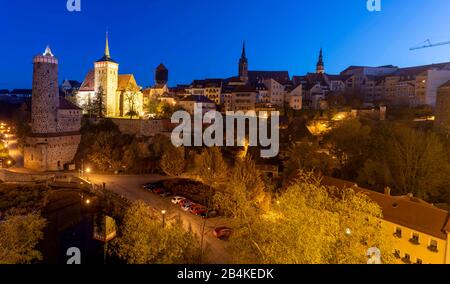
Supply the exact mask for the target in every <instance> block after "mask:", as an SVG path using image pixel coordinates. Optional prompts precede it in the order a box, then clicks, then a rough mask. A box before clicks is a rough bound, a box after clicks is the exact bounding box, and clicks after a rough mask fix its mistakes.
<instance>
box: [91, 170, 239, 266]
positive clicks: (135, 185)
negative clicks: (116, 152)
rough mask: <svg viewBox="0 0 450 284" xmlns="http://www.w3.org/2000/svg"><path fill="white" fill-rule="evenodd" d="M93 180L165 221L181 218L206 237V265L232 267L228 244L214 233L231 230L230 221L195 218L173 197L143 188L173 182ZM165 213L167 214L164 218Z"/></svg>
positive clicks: (135, 178) (109, 177) (101, 177)
mask: <svg viewBox="0 0 450 284" xmlns="http://www.w3.org/2000/svg"><path fill="white" fill-rule="evenodd" d="M89 180H90V181H92V182H93V183H97V184H102V183H103V182H104V183H106V188H107V189H108V190H111V191H113V192H115V193H117V194H119V195H121V196H122V197H124V198H127V199H128V200H131V201H138V200H142V201H144V202H146V203H147V204H148V205H150V206H151V207H153V208H154V209H156V210H158V211H159V212H161V219H162V218H163V216H162V215H164V218H165V220H166V221H167V222H170V221H171V220H174V219H176V218H180V220H181V221H182V222H183V226H184V227H185V228H186V229H189V228H191V229H192V230H193V232H194V233H195V234H197V236H198V237H199V239H201V235H202V234H203V240H204V248H205V251H206V252H207V253H206V255H205V262H206V263H211V264H228V263H230V255H229V253H228V251H227V248H226V247H227V242H224V241H222V240H220V239H218V238H217V237H216V236H215V234H214V230H215V229H216V228H222V227H227V224H228V223H229V220H227V219H226V218H222V217H214V218H203V217H202V216H201V214H198V215H196V214H192V213H190V209H189V210H187V211H185V210H183V209H182V208H181V207H180V204H174V203H172V199H173V197H175V196H171V197H162V196H160V195H161V194H162V192H160V194H156V193H153V191H152V190H148V189H145V188H143V185H148V184H153V183H156V184H158V183H159V182H161V181H164V180H169V178H167V177H164V176H159V175H139V176H131V175H130V176H126V175H95V174H90V175H89ZM163 212H164V214H163Z"/></svg>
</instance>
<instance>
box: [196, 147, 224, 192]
mask: <svg viewBox="0 0 450 284" xmlns="http://www.w3.org/2000/svg"><path fill="white" fill-rule="evenodd" d="M195 171H196V173H197V174H198V175H199V176H200V178H201V179H202V180H203V181H204V182H205V183H207V184H208V185H210V186H214V185H215V184H222V183H223V182H224V181H225V179H226V178H227V176H228V166H227V163H226V162H225V160H224V159H223V156H222V152H221V151H220V149H219V148H217V147H212V148H207V149H205V150H203V152H202V153H201V154H200V155H197V156H196V157H195Z"/></svg>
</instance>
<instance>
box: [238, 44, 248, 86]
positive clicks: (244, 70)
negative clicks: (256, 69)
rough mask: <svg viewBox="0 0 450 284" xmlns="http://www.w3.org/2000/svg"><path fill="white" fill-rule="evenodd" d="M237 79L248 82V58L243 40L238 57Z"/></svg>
mask: <svg viewBox="0 0 450 284" xmlns="http://www.w3.org/2000/svg"><path fill="white" fill-rule="evenodd" d="M239 79H241V81H243V82H248V59H247V55H246V53H245V41H244V44H243V46H242V55H241V59H239Z"/></svg>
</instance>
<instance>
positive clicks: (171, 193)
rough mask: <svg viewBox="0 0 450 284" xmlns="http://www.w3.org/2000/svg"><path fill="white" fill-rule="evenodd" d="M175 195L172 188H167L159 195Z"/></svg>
mask: <svg viewBox="0 0 450 284" xmlns="http://www.w3.org/2000/svg"><path fill="white" fill-rule="evenodd" d="M172 195H173V192H172V191H170V190H165V191H164V192H163V193H161V194H160V195H159V196H161V197H170V196H172Z"/></svg>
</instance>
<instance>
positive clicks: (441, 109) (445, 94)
mask: <svg viewBox="0 0 450 284" xmlns="http://www.w3.org/2000/svg"><path fill="white" fill-rule="evenodd" d="M434 123H435V127H436V128H437V129H438V130H439V131H442V132H443V133H448V134H450V81H448V82H447V83H445V84H443V85H442V86H441V87H440V88H439V89H438V95H437V99H436V119H435V122H434Z"/></svg>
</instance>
